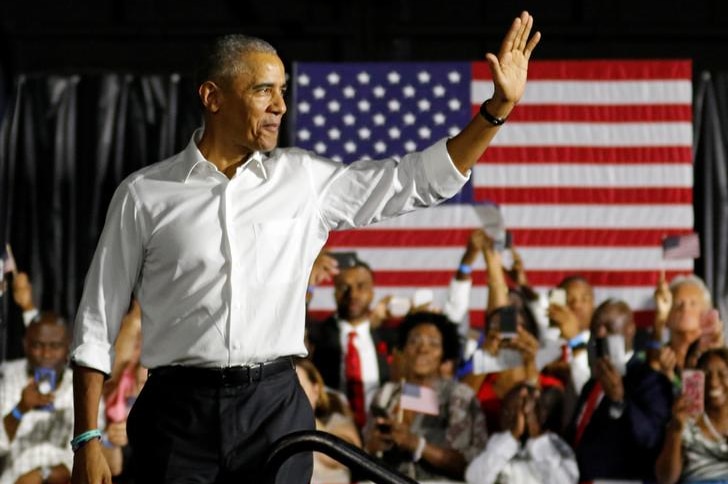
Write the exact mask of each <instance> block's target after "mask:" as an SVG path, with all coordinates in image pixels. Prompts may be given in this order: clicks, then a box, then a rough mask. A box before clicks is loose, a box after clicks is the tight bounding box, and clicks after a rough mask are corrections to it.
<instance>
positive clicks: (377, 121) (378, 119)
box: [372, 113, 387, 126]
mask: <svg viewBox="0 0 728 484" xmlns="http://www.w3.org/2000/svg"><path fill="white" fill-rule="evenodd" d="M372 121H374V125H375V126H382V125H383V124H384V123H385V122H386V121H387V118H386V117H385V116H384V115H383V114H382V113H376V114H375V115H374V116H372Z"/></svg>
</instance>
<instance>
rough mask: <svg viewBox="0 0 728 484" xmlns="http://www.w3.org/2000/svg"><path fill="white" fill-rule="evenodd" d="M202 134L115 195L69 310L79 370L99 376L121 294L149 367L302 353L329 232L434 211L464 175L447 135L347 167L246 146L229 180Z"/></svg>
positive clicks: (106, 364)
mask: <svg viewBox="0 0 728 484" xmlns="http://www.w3.org/2000/svg"><path fill="white" fill-rule="evenodd" d="M200 136H201V131H199V130H198V131H197V132H196V133H195V135H194V136H193V139H192V140H191V141H190V143H189V144H188V146H187V148H186V149H185V150H184V151H182V152H181V153H178V154H177V155H175V156H173V157H171V158H169V159H167V160H165V161H162V162H160V163H156V164H154V165H151V166H148V167H146V168H143V169H142V170H139V171H137V172H136V173H134V174H132V175H130V176H129V177H128V178H127V179H126V180H125V181H124V182H122V183H121V185H120V186H119V188H118V189H117V190H116V192H115V194H114V197H113V199H112V201H111V203H110V206H109V210H108V214H107V218H106V224H105V226H104V230H103V232H102V235H101V238H100V240H99V244H98V247H97V249H96V253H95V255H94V258H93V261H92V263H91V266H90V268H89V271H88V274H87V277H86V284H85V287H84V292H83V297H82V300H81V304H80V306H79V310H78V312H77V316H76V323H75V335H74V336H75V337H74V344H73V347H74V349H73V353H72V358H73V360H74V361H75V362H77V363H78V364H80V365H82V366H87V367H91V368H95V369H98V370H100V371H102V372H105V373H109V371H110V369H111V361H112V358H113V355H112V354H111V351H112V343H113V341H114V338H115V337H116V334H117V333H118V331H119V325H120V322H121V319H122V316H123V314H124V313H125V312H126V310H127V308H128V306H129V300H130V296H131V294H132V292H134V293H135V295H136V297H137V298H138V300H139V302H140V304H141V306H142V307H143V308H144V311H143V316H142V318H143V319H142V331H143V334H144V338H143V348H142V357H141V362H142V364H143V365H144V366H146V367H148V368H154V367H158V366H162V365H174V364H182V365H190V366H202V367H222V366H230V365H246V364H251V363H257V362H263V361H269V360H272V359H275V358H277V357H280V356H285V355H305V354H306V348H305V346H304V343H303V341H304V339H303V332H304V316H305V314H304V311H305V304H304V301H305V292H306V285H307V284H306V282H307V278H308V275H309V272H310V269H311V266H312V265H313V261H314V259H315V258H316V256H317V254H318V253H319V250H320V249H321V247H322V246H323V245H324V243H325V242H326V239H327V236H328V232H329V231H330V230H336V229H347V228H351V227H359V226H364V225H368V224H371V223H374V222H377V221H379V220H383V219H387V218H391V217H394V216H396V215H399V214H403V213H406V212H409V211H411V210H414V209H415V208H417V207H424V206H429V205H434V204H436V203H439V202H441V201H442V200H444V199H446V198H449V197H451V196H453V195H454V194H456V193H457V192H458V190H460V188H461V187H462V185H463V184H464V183H465V182H466V181H467V177H466V176H463V175H462V174H461V173H460V172H459V171H458V170H457V168H456V167H455V166H454V164H453V163H452V160H451V159H450V156H449V154H448V152H447V148H446V145H445V140H444V139H443V140H441V141H439V142H437V143H435V144H434V145H433V146H431V147H430V148H427V149H426V150H424V151H422V152H418V153H412V154H409V155H406V156H404V157H402V159H401V160H400V161H397V160H395V159H387V160H380V161H372V160H366V161H360V162H356V163H353V164H351V165H348V166H346V165H343V164H341V163H337V162H334V161H330V160H326V159H324V158H321V157H318V156H316V155H315V154H313V153H310V152H306V151H303V150H299V149H295V148H294V149H276V150H274V151H273V152H271V154H270V156H266V155H265V154H263V153H260V152H256V153H254V154H253V155H252V156H251V157H250V159H249V160H248V161H247V162H245V163H244V164H243V165H241V166H240V167H239V168H238V169H237V171H236V173H235V175H234V176H233V177H232V179H228V178H227V177H226V176H225V175H224V174H223V173H221V172H220V171H219V170H218V169H217V168H216V167H215V166H214V165H213V164H212V163H210V162H209V161H207V160H205V158H204V157H203V156H202V154H201V153H200V151H199V150H198V148H197V145H196V143H195V140H197V139H199V137H200Z"/></svg>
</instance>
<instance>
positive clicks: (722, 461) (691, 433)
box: [680, 420, 728, 482]
mask: <svg viewBox="0 0 728 484" xmlns="http://www.w3.org/2000/svg"><path fill="white" fill-rule="evenodd" d="M682 449H683V470H682V476H680V479H681V480H680V482H703V481H708V482H710V481H717V482H728V442H726V440H725V439H723V441H722V442H717V441H715V440H712V439H710V438H708V437H707V436H706V435H705V434H704V433H703V431H702V430H701V429H700V426H699V425H698V423H697V420H689V421H688V424H687V425H686V426H685V429H684V430H683V434H682Z"/></svg>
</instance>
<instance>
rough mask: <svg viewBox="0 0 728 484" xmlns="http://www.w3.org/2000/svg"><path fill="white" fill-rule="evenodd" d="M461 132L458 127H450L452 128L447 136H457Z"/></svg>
mask: <svg viewBox="0 0 728 484" xmlns="http://www.w3.org/2000/svg"><path fill="white" fill-rule="evenodd" d="M459 132H460V128H458V127H457V126H450V128H449V129H448V130H447V134H448V135H449V136H455V135H456V134H458V133H459Z"/></svg>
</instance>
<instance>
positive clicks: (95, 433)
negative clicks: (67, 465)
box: [71, 429, 103, 452]
mask: <svg viewBox="0 0 728 484" xmlns="http://www.w3.org/2000/svg"><path fill="white" fill-rule="evenodd" d="M102 435H103V433H102V432H101V431H100V430H99V429H92V430H87V431H86V432H83V433H81V434H78V435H77V436H75V437H74V438H73V439H71V450H73V451H74V452H76V451H77V450H78V449H80V448H81V447H83V446H84V445H85V444H87V443H88V442H91V441H92V440H94V439H100V438H101V436H102Z"/></svg>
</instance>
